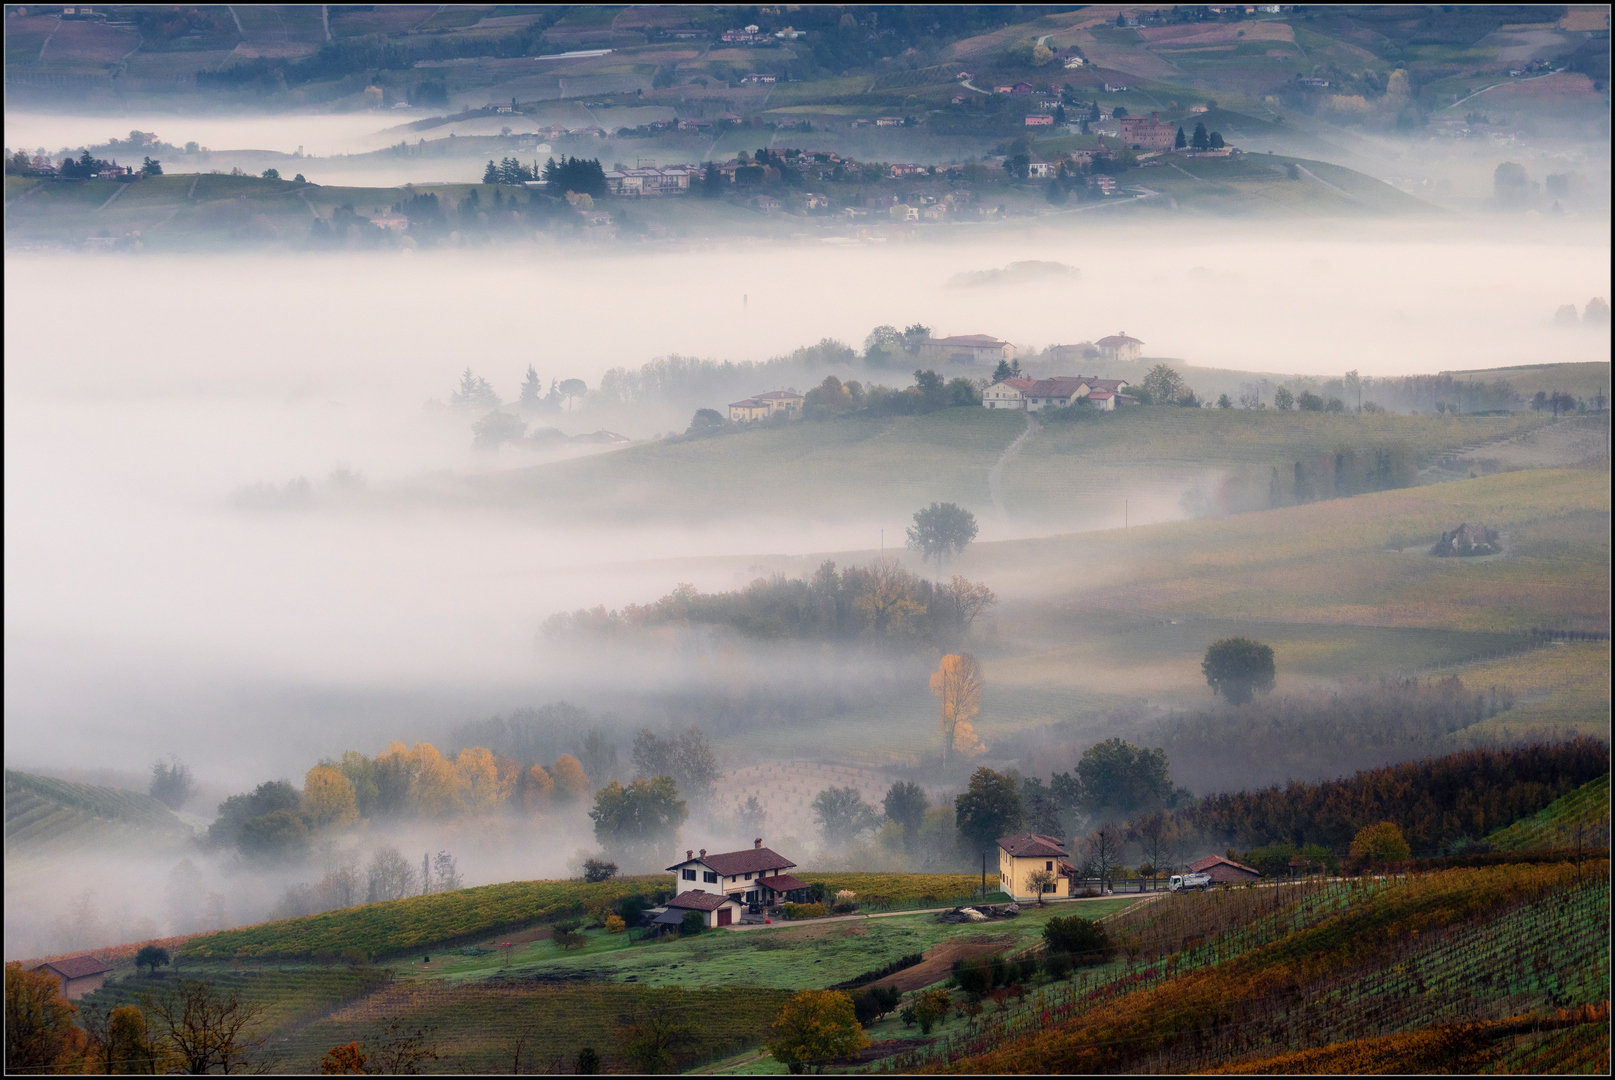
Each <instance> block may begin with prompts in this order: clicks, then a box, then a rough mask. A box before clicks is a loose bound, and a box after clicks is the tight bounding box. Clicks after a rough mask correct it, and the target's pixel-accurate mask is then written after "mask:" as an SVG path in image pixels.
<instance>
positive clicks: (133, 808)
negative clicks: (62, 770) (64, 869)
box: [5, 769, 195, 854]
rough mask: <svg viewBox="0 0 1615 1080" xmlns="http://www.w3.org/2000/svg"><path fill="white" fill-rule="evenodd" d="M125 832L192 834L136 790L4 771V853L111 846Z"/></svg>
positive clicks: (167, 810) (155, 801)
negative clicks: (107, 844) (124, 789)
mask: <svg viewBox="0 0 1615 1080" xmlns="http://www.w3.org/2000/svg"><path fill="white" fill-rule="evenodd" d="M126 830H129V831H136V832H143V833H148V834H149V833H153V832H156V833H166V834H169V835H171V836H173V837H174V838H176V839H181V838H189V837H191V836H192V835H194V832H195V830H193V829H192V828H191V826H189V825H187V824H186V823H185V822H184V821H183V820H181V819H180V817H179V816H178V815H177V814H175V813H174V812H173V811H172V810H170V809H169V808H168V807H166V806H164V805H163V804H162V803H160V802H158V801H157V800H156V799H154V798H152V797H151V796H150V795H143V794H141V793H140V792H138V791H123V790H121V789H119V788H109V787H96V786H94V785H91V784H75V783H73V782H72V781H70V780H57V779H54V778H52V777H49V776H36V775H34V774H32V773H25V772H15V771H13V770H11V769H7V770H6V832H5V837H6V848H7V853H8V854H10V853H12V852H14V851H15V852H25V851H29V850H37V849H43V848H47V847H48V848H53V849H55V848H72V847H84V846H96V845H101V844H106V843H112V842H116V841H117V840H118V839H120V838H121V837H123V836H125V835H126Z"/></svg>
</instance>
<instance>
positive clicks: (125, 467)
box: [5, 221, 1609, 784]
mask: <svg viewBox="0 0 1615 1080" xmlns="http://www.w3.org/2000/svg"><path fill="white" fill-rule="evenodd" d="M984 235H985V234H984ZM1024 259H1044V260H1051V261H1059V262H1063V263H1066V264H1068V265H1070V266H1075V267H1077V268H1079V269H1080V271H1081V275H1080V277H1078V278H1075V279H1070V278H1066V277H1062V278H1056V279H1050V280H1047V281H1031V282H1020V283H1016V284H1013V285H987V286H978V287H970V288H958V287H951V288H950V287H949V286H948V285H947V282H948V281H949V279H950V278H952V277H953V276H954V275H956V274H959V273H961V272H964V271H971V270H982V269H989V268H993V267H1002V266H1004V265H1006V264H1008V263H1011V262H1014V261H1018V260H1024ZM6 269H7V286H8V287H7V290H6V329H5V342H6V356H7V364H6V371H5V392H6V396H5V426H6V431H5V450H6V462H5V482H6V496H5V498H6V525H7V529H6V604H5V619H6V656H5V674H6V691H5V693H6V697H5V704H6V711H7V721H8V723H7V731H6V756H7V760H8V761H17V762H33V763H38V764H51V763H55V764H64V765H65V764H74V765H82V766H85V767H111V766H122V767H128V766H129V763H130V761H131V759H133V760H134V761H135V763H136V767H138V766H139V765H140V764H143V763H144V762H145V761H149V760H150V759H151V758H153V757H156V756H158V755H160V754H166V753H169V752H181V753H187V754H190V755H191V757H192V758H193V760H192V764H193V766H194V767H196V768H197V769H198V770H199V771H203V772H207V773H209V774H212V775H217V776H228V777H230V778H231V779H232V780H233V781H237V782H239V783H241V784H245V783H247V782H249V781H251V780H254V779H256V778H262V777H265V776H271V775H283V774H284V775H293V776H296V775H297V773H298V772H299V771H300V769H301V768H306V766H307V764H309V763H312V762H313V761H314V760H316V759H317V758H318V757H319V756H320V754H322V753H327V752H330V750H331V749H332V748H333V744H334V743H335V742H336V741H337V735H340V738H341V741H342V742H343V743H344V744H346V745H353V746H356V747H361V748H365V749H368V750H371V751H372V752H373V751H374V750H375V749H378V748H379V747H380V746H381V745H383V744H384V743H385V741H386V740H387V739H389V738H393V737H399V736H400V735H401V734H402V733H403V732H404V730H405V729H408V728H410V727H412V726H416V727H417V728H418V727H420V726H424V725H426V724H427V723H429V722H430V721H431V720H432V718H433V717H437V718H438V721H439V722H441V723H452V722H455V721H458V720H461V719H466V718H469V717H474V716H477V715H487V714H488V713H489V712H492V711H496V710H498V709H502V708H511V707H515V706H518V705H521V704H529V703H532V702H533V701H535V700H538V701H542V700H548V699H550V698H551V697H552V696H553V691H554V690H555V688H557V687H563V686H568V685H569V679H568V678H562V677H559V676H561V675H566V676H571V675H573V674H574V673H573V672H559V671H558V670H557V666H556V662H555V661H554V660H553V658H551V657H548V656H547V655H546V654H545V653H544V652H543V651H542V650H541V649H539V648H538V647H537V646H536V645H535V634H536V631H537V628H538V627H539V625H540V624H541V623H542V622H543V620H544V619H545V618H546V617H547V616H549V615H550V614H552V613H554V612H556V611H561V610H571V609H575V608H577V607H592V606H594V605H596V604H604V605H606V606H608V607H617V606H621V605H622V604H624V603H629V602H636V601H638V602H642V601H646V600H650V599H654V598H655V597H657V596H660V595H662V594H663V593H665V592H666V591H668V590H669V589H670V588H672V587H673V585H674V584H676V583H677V582H679V581H690V582H692V583H694V584H696V585H697V586H699V587H701V588H704V589H712V588H733V587H735V586H736V585H737V584H740V583H742V582H744V581H745V580H747V578H748V576H749V575H751V573H752V571H751V567H752V565H753V563H754V562H755V561H756V560H755V559H754V558H753V557H752V556H750V555H749V554H748V553H753V552H755V553H778V554H786V555H803V554H806V553H810V552H814V551H826V550H831V551H833V550H846V549H849V548H855V549H861V550H867V549H869V548H873V547H875V546H876V545H877V544H878V543H879V530H880V528H882V527H884V528H885V529H886V536H885V539H886V542H887V543H888V544H889V545H891V546H896V545H897V544H899V543H900V542H901V527H902V525H903V524H904V523H905V519H906V515H907V514H908V513H911V512H912V509H913V508H912V507H904V508H901V510H900V512H898V510H897V508H894V512H893V513H892V514H890V515H886V517H887V519H886V520H882V519H881V516H880V515H870V516H869V518H868V519H867V520H858V521H823V522H818V523H814V524H804V523H803V522H801V521H799V520H797V519H796V518H795V516H793V515H791V514H789V513H783V512H780V511H778V510H776V509H775V508H771V507H768V506H761V507H759V508H758V509H757V511H756V512H755V513H753V514H751V515H749V516H748V517H747V518H746V519H745V520H740V521H728V520H723V521H712V522H710V523H708V524H705V525H697V526H692V527H682V528H677V529H674V528H669V527H668V526H667V525H665V524H664V523H658V522H639V523H635V524H634V525H632V526H631V527H623V528H613V529H607V528H603V527H601V526H598V525H590V524H588V523H585V522H581V521H578V520H576V519H574V517H572V516H571V515H570V514H569V507H568V506H567V505H566V503H565V502H564V501H560V500H557V501H554V502H552V503H550V504H548V505H541V506H540V507H539V508H538V509H534V508H533V507H532V506H531V505H529V506H527V507H524V509H523V510H522V511H521V512H520V513H511V514H503V513H499V512H497V511H496V510H488V509H479V510H476V511H472V510H467V509H463V508H456V507H452V506H448V505H445V506H440V507H435V508H433V507H424V508H423V507H422V506H419V505H409V506H394V507H387V506H384V505H383V506H377V505H370V504H364V505H360V504H359V503H356V504H353V505H350V504H348V503H345V502H344V501H343V499H344V493H345V492H349V491H351V490H355V489H357V490H363V491H368V492H372V493H377V492H379V493H385V492H386V491H388V490H389V489H390V488H392V487H394V486H396V485H399V484H401V483H403V482H405V481H414V480H418V479H419V478H422V477H430V476H432V475H436V474H450V475H453V474H459V473H463V472H467V471H473V470H481V471H486V470H489V469H494V468H500V467H505V466H508V462H506V461H505V459H503V458H493V459H490V458H488V457H485V456H482V455H478V454H476V453H474V452H473V451H472V449H471V447H470V430H469V420H468V418H467V417H466V415H465V414H463V413H451V412H448V411H446V410H444V409H441V408H440V409H429V408H425V407H424V406H425V403H427V402H428V401H430V400H434V399H435V400H437V401H439V402H442V401H446V400H447V399H448V398H449V396H450V394H451V393H452V392H453V391H454V389H455V387H456V384H457V381H458V379H459V377H460V374H461V372H462V371H463V370H464V369H466V368H468V367H469V368H471V369H473V370H474V371H475V372H476V373H477V375H479V376H481V377H483V378H485V379H487V380H488V381H489V382H490V383H491V384H492V386H493V388H494V390H495V391H496V392H497V393H498V394H499V395H500V396H501V397H502V398H503V399H504V400H506V401H510V400H512V399H514V398H515V397H516V395H517V391H518V386H519V383H520V381H521V379H522V377H523V373H524V372H525V371H526V369H527V367H528V366H529V365H532V367H533V368H534V369H535V370H536V372H537V374H538V376H539V378H540V379H542V380H543V381H544V383H545V385H546V386H547V385H548V384H549V383H550V382H551V381H552V380H557V379H560V380H564V379H569V378H575V379H580V380H583V381H584V382H585V383H586V384H587V386H588V387H589V389H591V390H592V389H594V388H596V387H597V386H598V385H599V379H600V375H601V373H603V372H604V371H606V370H607V369H608V368H612V367H619V366H629V367H637V366H638V365H639V364H641V363H643V362H645V361H646V360H648V359H650V358H652V357H656V356H664V355H668V354H671V353H681V354H685V355H691V356H698V357H710V358H714V359H719V360H725V359H727V360H737V361H740V360H764V359H767V358H769V357H771V356H776V355H781V354H785V353H789V352H790V351H791V350H792V349H794V348H796V347H798V346H802V345H805V344H811V343H813V342H817V341H819V340H820V339H821V338H825V337H835V338H839V339H841V340H843V341H846V342H848V343H850V344H852V345H853V346H854V347H858V348H861V346H862V343H863V340H864V337H865V335H866V334H867V333H868V331H869V330H870V328H871V327H874V326H877V325H881V324H891V325H895V326H899V327H902V326H906V325H909V324H911V323H914V322H921V323H924V324H926V325H928V326H930V327H932V329H933V330H934V332H935V333H937V334H966V333H986V334H993V335H997V336H999V337H1002V338H1005V339H1008V340H1010V341H1012V342H1015V343H1017V344H1019V345H1022V346H1029V347H1045V346H1048V345H1052V344H1057V343H1076V342H1082V341H1091V340H1094V339H1096V338H1099V337H1101V336H1104V335H1107V334H1113V333H1116V332H1117V331H1121V330H1125V331H1126V332H1127V333H1129V334H1131V335H1133V336H1135V337H1137V338H1140V339H1142V340H1143V341H1144V343H1145V346H1144V351H1145V355H1146V356H1166V357H1176V358H1180V359H1183V360H1185V361H1190V362H1194V363H1197V364H1203V365H1221V366H1228V367H1238V368H1243V369H1254V370H1265V371H1277V372H1301V373H1312V374H1331V375H1333V374H1338V373H1339V372H1341V371H1344V370H1346V369H1348V368H1356V369H1358V370H1360V371H1362V372H1363V373H1364V374H1372V375H1399V374H1407V373H1414V372H1428V371H1435V370H1439V369H1441V368H1481V367H1487V366H1501V365H1513V364H1524V363H1543V362H1549V361H1573V360H1602V361H1607V360H1608V358H1609V340H1608V336H1607V334H1604V333H1597V332H1588V331H1587V330H1586V328H1576V329H1573V330H1564V329H1555V328H1553V327H1552V326H1551V325H1550V324H1551V320H1552V317H1553V313H1554V312H1555V311H1556V310H1557V309H1558V308H1559V307H1560V306H1561V305H1563V304H1569V303H1574V304H1577V305H1584V304H1585V303H1586V301H1587V300H1588V298H1589V297H1592V296H1605V297H1607V296H1608V295H1609V269H1608V243H1607V238H1606V237H1604V236H1602V235H1590V234H1588V233H1587V232H1586V231H1579V232H1578V231H1576V230H1575V229H1573V228H1572V227H1570V226H1567V225H1562V224H1560V225H1555V224H1553V223H1547V222H1544V223H1539V224H1536V225H1528V226H1527V225H1519V226H1509V227H1507V228H1505V227H1503V226H1500V225H1494V224H1491V223H1476V222H1473V221H1471V222H1453V223H1450V224H1430V223H1426V224H1421V225H1418V226H1392V225H1381V224H1358V225H1353V226H1350V227H1347V226H1342V225H1308V226H1296V227H1291V228H1289V229H1287V230H1277V229H1273V230H1268V229H1261V228H1252V227H1245V228H1242V229H1234V228H1224V227H1220V226H1210V225H1202V224H1195V225H1193V226H1190V227H1180V226H1175V227H1174V228H1173V229H1172V230H1170V231H1168V230H1164V229H1162V230H1153V229H1151V230H1143V229H1125V228H1107V229H1098V228H1096V229H1094V230H1093V231H1091V232H1066V233H1060V234H1051V235H1049V236H1048V237H1046V238H1043V239H1028V238H1026V237H1020V238H1006V239H1001V240H996V241H990V242H989V241H984V242H979V243H977V242H947V243H937V244H926V243H913V244H888V245H865V246H860V247H857V248H854V249H850V250H848V249H840V248H831V247H825V246H820V245H804V246H798V247H789V246H781V247H765V246H760V245H758V246H751V245H738V246H733V247H728V248H723V249H713V250H706V251H698V252H694V253H690V252H685V253H670V252H666V251H657V250H654V249H645V250H631V249H630V250H626V251H625V252H624V253H621V254H602V253H599V252H592V251H590V252H586V251H582V250H579V249H557V248H539V247H536V246H534V247H525V246H521V247H511V248H499V249H491V250H481V251H431V252H418V253H415V254H413V255H409V256H398V255H393V256H387V257H361V256H346V255H343V256H331V257H314V256H293V255H280V256H268V257H211V258H208V257H196V258H190V259H181V258H173V259H169V258H162V259H159V258H141V257H138V256H137V257H124V256H113V257H107V258H90V257H9V258H8V259H7V266H6ZM1098 366H1099V367H1100V368H1102V367H1103V365H1102V364H1100V365H1098ZM1083 373H1084V374H1090V373H1091V374H1099V375H1101V376H1102V375H1104V374H1105V372H1104V371H1103V370H1099V371H1096V372H1086V371H1085V372H1083ZM1073 374H1075V372H1073ZM889 377H890V379H891V380H892V381H895V382H898V383H899V384H901V383H904V382H906V381H907V376H906V374H905V373H904V372H903V371H902V370H901V369H893V370H892V371H891V372H890V376H889ZM770 388H771V387H768V386H758V387H756V388H755V391H761V390H766V389H770ZM805 388H806V387H799V389H805ZM755 391H754V392H755ZM709 404H710V405H711V406H712V407H715V408H720V409H721V408H723V407H724V406H725V405H726V404H727V403H726V401H722V400H717V401H712V402H710V403H709ZM592 409H594V406H591V403H590V399H589V396H588V395H587V394H584V395H583V397H582V398H581V399H579V400H578V401H576V402H573V403H572V407H571V408H569V409H568V410H566V411H563V412H560V413H556V414H552V415H551V416H550V417H549V418H548V419H546V421H545V422H546V423H550V424H553V425H555V426H556V427H558V428H560V429H561V430H563V431H564V432H566V433H567V434H582V433H587V432H592V431H594V430H596V429H597V428H600V427H603V426H607V423H608V419H607V418H608V417H609V423H610V424H612V425H620V426H621V427H622V428H623V429H624V430H625V433H626V434H628V435H630V436H634V437H644V436H648V435H650V434H653V433H654V432H656V431H660V430H666V426H664V425H677V426H680V427H681V426H682V424H683V423H687V422H688V417H687V416H685V417H683V418H670V417H669V416H668V415H667V413H666V412H665V410H664V411H660V412H659V411H657V410H656V409H655V408H654V407H651V408H647V409H645V410H644V411H642V412H639V413H633V412H624V411H622V410H618V411H616V412H611V413H607V412H605V411H600V410H595V411H591V410H592ZM636 417H638V419H636ZM636 425H637V426H636ZM339 470H345V471H339ZM299 477H301V478H306V479H307V481H308V482H309V488H308V491H309V493H310V496H309V497H310V499H311V500H312V501H313V505H314V509H313V510H311V511H309V512H304V513H273V512H254V511H251V510H250V509H244V508H243V507H242V504H241V502H240V500H239V498H238V496H239V494H240V493H241V492H242V491H243V490H248V491H251V490H252V485H258V484H271V485H276V486H277V488H279V487H280V486H283V485H285V484H286V483H287V482H288V481H291V480H294V479H295V478H299ZM282 490H283V489H282ZM701 497H702V496H701V493H699V492H695V491H692V492H691V493H690V501H691V504H692V505H694V506H697V507H698V506H699V505H700V501H701ZM782 498H786V499H787V501H786V502H785V503H782V504H781V505H782V506H786V507H788V505H789V503H788V493H782ZM360 503H362V500H360ZM1140 510H1141V507H1140V505H1139V504H1138V503H1135V504H1134V512H1135V514H1137V513H1139V512H1140ZM1165 512H1166V513H1168V514H1169V515H1173V511H1172V509H1171V508H1170V507H1167V508H1166V511H1165ZM1173 516H1175V515H1173ZM1133 520H1134V521H1135V522H1138V521H1139V520H1140V518H1139V517H1136V516H1135V517H1134V518H1133ZM1116 523H1118V522H1109V521H1106V522H1103V523H1101V524H1106V525H1109V524H1116ZM999 528H1001V526H999V525H998V524H996V523H992V522H984V529H983V538H984V539H989V538H992V537H994V536H999V535H1014V533H1013V532H1012V531H1003V532H993V530H994V529H999ZM702 557H706V560H707V561H704V562H703V561H691V562H689V563H688V564H687V565H685V564H677V565H676V564H673V563H670V562H668V561H667V560H699V559H701V558H702ZM628 674H629V673H624V672H603V673H601V674H600V675H599V679H600V681H601V684H602V685H603V686H605V687H608V688H609V687H610V686H611V684H612V682H613V680H622V679H626V678H628ZM570 683H576V680H575V679H571V680H570ZM573 689H575V686H573V687H572V688H571V689H568V691H567V692H569V693H570V692H573ZM334 748H336V749H340V747H334Z"/></svg>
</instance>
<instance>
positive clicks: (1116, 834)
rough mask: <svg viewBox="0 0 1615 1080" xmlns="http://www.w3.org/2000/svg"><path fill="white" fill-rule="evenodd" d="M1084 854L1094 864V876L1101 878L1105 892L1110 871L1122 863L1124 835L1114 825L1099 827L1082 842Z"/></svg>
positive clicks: (1101, 886)
mask: <svg viewBox="0 0 1615 1080" xmlns="http://www.w3.org/2000/svg"><path fill="white" fill-rule="evenodd" d="M1082 851H1083V854H1084V855H1085V856H1086V857H1087V858H1088V859H1089V860H1090V861H1091V862H1092V863H1093V868H1094V874H1095V876H1097V877H1098V878H1099V889H1100V891H1101V892H1103V891H1104V888H1105V883H1106V882H1107V881H1108V880H1109V879H1110V871H1111V870H1112V869H1113V868H1114V867H1115V866H1116V865H1117V864H1119V863H1120V862H1121V854H1122V834H1121V830H1120V829H1118V828H1117V827H1116V826H1114V825H1110V824H1105V825H1101V826H1099V828H1097V829H1095V830H1094V831H1093V832H1091V833H1089V834H1088V838H1087V839H1086V840H1084V841H1083V842H1082Z"/></svg>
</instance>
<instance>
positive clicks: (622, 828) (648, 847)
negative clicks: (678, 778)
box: [589, 776, 690, 866]
mask: <svg viewBox="0 0 1615 1080" xmlns="http://www.w3.org/2000/svg"><path fill="white" fill-rule="evenodd" d="M589 816H590V817H591V818H593V819H594V835H595V839H597V840H599V841H600V844H601V846H602V847H604V848H605V849H606V850H607V851H608V852H611V853H613V854H616V853H619V852H620V853H621V854H622V856H623V857H624V858H625V859H626V860H627V861H628V862H631V863H633V864H634V865H635V866H638V865H641V864H646V863H649V862H651V861H653V860H654V858H655V855H656V852H657V851H659V850H660V849H661V848H663V847H665V846H666V844H667V842H668V841H670V840H671V839H672V838H673V836H674V835H675V834H676V833H677V832H678V831H679V826H680V825H683V824H684V822H685V820H686V819H687V818H689V816H690V811H689V807H688V806H687V805H686V804H685V802H684V800H683V799H681V798H679V793H678V788H677V787H676V786H674V783H673V778H672V777H671V776H658V777H657V778H656V779H654V780H645V779H639V780H635V781H634V782H633V783H632V784H630V785H629V786H628V787H623V786H622V785H621V784H620V783H618V782H617V781H615V780H613V781H612V782H611V783H609V784H607V785H606V786H605V787H603V788H601V789H600V790H599V791H597V792H596V793H595V797H594V809H593V810H590V811H589Z"/></svg>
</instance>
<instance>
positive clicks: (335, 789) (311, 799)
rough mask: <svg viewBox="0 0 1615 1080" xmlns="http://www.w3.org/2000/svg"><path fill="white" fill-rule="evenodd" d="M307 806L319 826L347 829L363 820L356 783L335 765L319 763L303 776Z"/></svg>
mask: <svg viewBox="0 0 1615 1080" xmlns="http://www.w3.org/2000/svg"><path fill="white" fill-rule="evenodd" d="M303 805H304V808H305V809H306V810H307V811H308V815H309V818H310V819H311V821H312V823H313V825H314V827H315V828H319V829H330V828H338V829H340V828H346V827H347V826H349V825H354V824H357V823H358V821H359V799H358V796H357V794H355V792H354V790H353V783H352V781H350V780H349V779H348V778H347V777H346V776H344V775H342V770H341V768H339V767H338V766H335V765H325V764H322V765H316V766H314V767H313V768H312V769H310V770H309V771H308V773H307V774H306V775H305V776H304V777H303Z"/></svg>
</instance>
